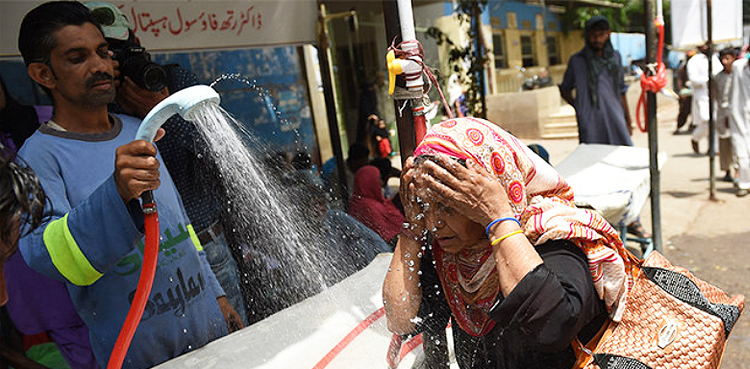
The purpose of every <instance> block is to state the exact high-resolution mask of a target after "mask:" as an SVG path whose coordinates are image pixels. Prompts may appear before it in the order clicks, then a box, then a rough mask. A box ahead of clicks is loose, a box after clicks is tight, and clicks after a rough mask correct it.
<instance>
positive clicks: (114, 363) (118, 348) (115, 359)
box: [107, 202, 159, 369]
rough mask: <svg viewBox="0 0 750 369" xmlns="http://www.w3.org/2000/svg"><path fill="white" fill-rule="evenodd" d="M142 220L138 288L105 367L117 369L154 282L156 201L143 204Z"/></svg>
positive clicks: (157, 240)
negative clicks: (143, 239) (143, 244)
mask: <svg viewBox="0 0 750 369" xmlns="http://www.w3.org/2000/svg"><path fill="white" fill-rule="evenodd" d="M143 210H144V211H143V218H144V219H143V221H144V224H145V227H146V245H145V248H144V251H143V266H142V268H141V274H140V277H139V278H138V288H137V289H136V291H135V297H134V298H133V302H132V303H131V304H130V310H128V316H127V318H125V324H123V326H122V330H120V335H119V336H118V337H117V341H116V342H115V347H114V348H113V349H112V354H111V355H110V356H109V363H108V364H107V369H119V368H121V367H122V362H123V361H124V360H125V355H126V354H127V353H128V348H129V347H130V341H131V340H132V339H133V335H135V330H136V328H138V323H139V322H140V321H141V317H142V316H143V310H144V308H145V307H146V303H147V302H148V296H149V295H150V294H151V287H152V286H153V284H154V275H155V274H156V261H157V259H158V257H159V214H158V213H157V212H156V203H153V202H152V203H144V204H143Z"/></svg>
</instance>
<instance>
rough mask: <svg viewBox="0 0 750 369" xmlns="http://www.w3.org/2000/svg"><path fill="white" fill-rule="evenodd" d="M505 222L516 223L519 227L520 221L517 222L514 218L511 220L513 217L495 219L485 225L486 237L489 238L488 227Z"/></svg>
mask: <svg viewBox="0 0 750 369" xmlns="http://www.w3.org/2000/svg"><path fill="white" fill-rule="evenodd" d="M506 220H512V221H514V222H516V223H518V226H519V227H521V221H520V220H518V219H516V218H513V217H505V218H498V219H495V220H493V221H492V222H490V224H488V225H487V229H485V230H484V232H485V233H487V237H489V236H490V227H492V226H493V225H495V224H497V223H500V222H504V221H506Z"/></svg>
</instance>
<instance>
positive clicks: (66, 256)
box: [44, 214, 102, 286]
mask: <svg viewBox="0 0 750 369" xmlns="http://www.w3.org/2000/svg"><path fill="white" fill-rule="evenodd" d="M44 246H45V247H46V248H47V252H48V253H49V257H50V259H52V264H54V265H55V267H56V268H57V270H58V271H59V272H60V274H62V275H63V277H65V278H67V279H68V280H69V281H70V282H71V283H73V284H75V285H77V286H88V285H91V284H93V283H94V282H96V280H97V279H99V278H101V276H102V273H99V272H98V271H97V270H96V269H94V267H93V266H92V265H91V263H90V262H89V260H88V259H86V256H85V255H83V252H82V251H81V248H80V247H78V244H77V243H76V240H75V239H74V238H73V235H72V234H71V233H70V229H69V228H68V214H65V216H63V217H62V218H60V219H56V220H53V221H51V222H50V223H49V224H48V225H47V228H45V229H44Z"/></svg>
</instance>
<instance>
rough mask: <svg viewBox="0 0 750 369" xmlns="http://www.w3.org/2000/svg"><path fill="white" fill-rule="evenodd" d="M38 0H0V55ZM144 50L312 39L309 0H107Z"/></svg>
mask: <svg viewBox="0 0 750 369" xmlns="http://www.w3.org/2000/svg"><path fill="white" fill-rule="evenodd" d="M40 3H42V2H40V1H8V0H0V56H17V55H19V52H18V47H17V44H18V41H17V40H18V28H19V27H20V25H21V20H22V19H23V16H24V15H25V14H26V13H27V12H28V11H29V10H31V9H32V8H34V7H35V6H36V5H38V4H40ZM111 3H112V4H115V5H117V7H118V8H120V9H121V10H122V12H123V13H124V14H125V16H126V17H127V18H128V20H129V21H130V26H131V27H132V29H133V30H134V32H135V33H136V35H137V36H138V38H139V39H140V40H141V43H142V44H143V45H144V46H146V48H147V49H149V50H150V51H166V50H191V49H193V50H194V49H216V48H243V47H261V46H274V45H295V44H308V43H313V42H314V40H315V22H316V21H317V16H318V9H317V2H316V1H315V0H275V1H271V0H257V1H209V0H202V1H189V0H188V1H177V0H174V1H165V0H151V1H149V0H140V1H135V0H133V1H112V2H111Z"/></svg>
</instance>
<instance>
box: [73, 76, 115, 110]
mask: <svg viewBox="0 0 750 369" xmlns="http://www.w3.org/2000/svg"><path fill="white" fill-rule="evenodd" d="M100 81H110V82H112V85H111V88H110V89H109V90H107V91H96V90H91V87H93V85H94V84H95V83H97V82H100ZM86 88H87V92H86V93H85V94H84V96H83V99H82V101H80V103H81V105H84V106H86V107H90V108H95V107H100V106H104V105H107V104H110V103H112V102H113V101H115V96H116V95H117V93H116V91H115V85H114V78H113V77H112V76H111V75H109V74H107V73H98V74H95V75H93V76H91V77H90V78H89V79H88V80H86Z"/></svg>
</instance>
